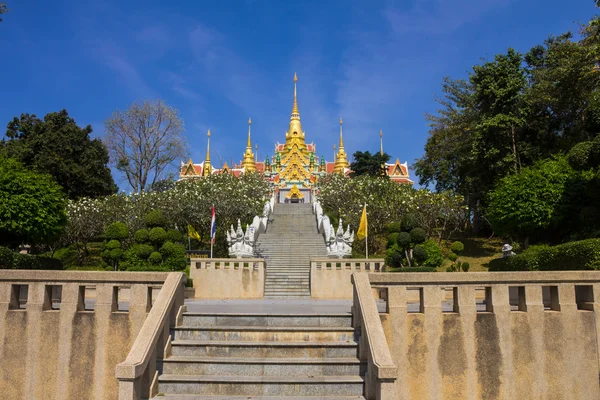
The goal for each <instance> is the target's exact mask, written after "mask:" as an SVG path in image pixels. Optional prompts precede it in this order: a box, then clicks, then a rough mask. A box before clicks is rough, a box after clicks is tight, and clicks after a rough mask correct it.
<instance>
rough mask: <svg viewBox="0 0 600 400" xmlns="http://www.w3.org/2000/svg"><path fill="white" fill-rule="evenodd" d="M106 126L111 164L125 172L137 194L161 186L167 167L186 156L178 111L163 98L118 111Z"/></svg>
mask: <svg viewBox="0 0 600 400" xmlns="http://www.w3.org/2000/svg"><path fill="white" fill-rule="evenodd" d="M105 126H106V146H107V147H108V151H109V153H110V158H111V163H112V164H113V165H114V166H115V167H116V168H117V169H118V170H119V171H121V172H123V173H124V174H125V177H126V178H127V182H129V185H130V186H131V189H132V190H133V192H134V193H140V192H143V191H146V190H149V189H150V188H152V187H153V186H154V188H155V189H156V186H157V185H158V186H159V187H162V186H163V185H162V183H158V182H160V181H161V179H162V178H163V175H164V174H165V173H166V172H168V167H169V166H171V165H172V163H173V161H175V160H180V159H182V158H184V157H185V155H186V149H185V140H184V138H183V136H182V133H183V120H182V119H181V118H180V117H179V111H177V110H176V109H174V108H173V107H170V106H168V105H166V104H165V103H164V102H162V101H161V100H158V101H149V100H145V101H143V102H140V103H134V104H133V105H131V107H129V108H128V109H127V110H125V111H120V110H116V111H115V112H114V113H113V114H112V115H111V116H110V117H109V118H108V119H107V120H106V122H105Z"/></svg>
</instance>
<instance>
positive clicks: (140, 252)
mask: <svg viewBox="0 0 600 400" xmlns="http://www.w3.org/2000/svg"><path fill="white" fill-rule="evenodd" d="M131 249H132V250H133V251H134V252H135V255H136V256H137V257H138V258H140V259H142V260H147V259H148V257H150V254H152V252H153V251H154V248H153V247H152V246H150V245H149V244H136V245H134V246H132V247H131Z"/></svg>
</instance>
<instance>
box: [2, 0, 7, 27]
mask: <svg viewBox="0 0 600 400" xmlns="http://www.w3.org/2000/svg"><path fill="white" fill-rule="evenodd" d="M7 12H8V8H7V7H6V2H4V1H3V2H0V22H2V14H6V13H7Z"/></svg>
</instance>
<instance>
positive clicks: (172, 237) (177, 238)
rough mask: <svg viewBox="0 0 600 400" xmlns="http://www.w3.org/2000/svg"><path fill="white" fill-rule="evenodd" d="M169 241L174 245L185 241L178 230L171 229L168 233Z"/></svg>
mask: <svg viewBox="0 0 600 400" xmlns="http://www.w3.org/2000/svg"><path fill="white" fill-rule="evenodd" d="M167 240H168V241H170V242H173V243H179V242H181V241H183V235H182V234H181V232H179V231H178V230H177V229H169V230H168V231H167Z"/></svg>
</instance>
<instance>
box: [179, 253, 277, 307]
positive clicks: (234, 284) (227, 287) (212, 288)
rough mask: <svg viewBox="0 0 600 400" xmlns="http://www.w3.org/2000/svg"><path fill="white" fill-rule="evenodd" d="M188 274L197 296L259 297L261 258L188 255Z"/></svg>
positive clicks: (262, 290)
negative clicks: (198, 256)
mask: <svg viewBox="0 0 600 400" xmlns="http://www.w3.org/2000/svg"><path fill="white" fill-rule="evenodd" d="M190 278H191V279H192V281H193V284H194V289H195V295H194V297H195V298H197V299H262V298H263V296H264V293H265V260H264V259H262V258H242V259H236V258H192V264H191V267H190Z"/></svg>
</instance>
